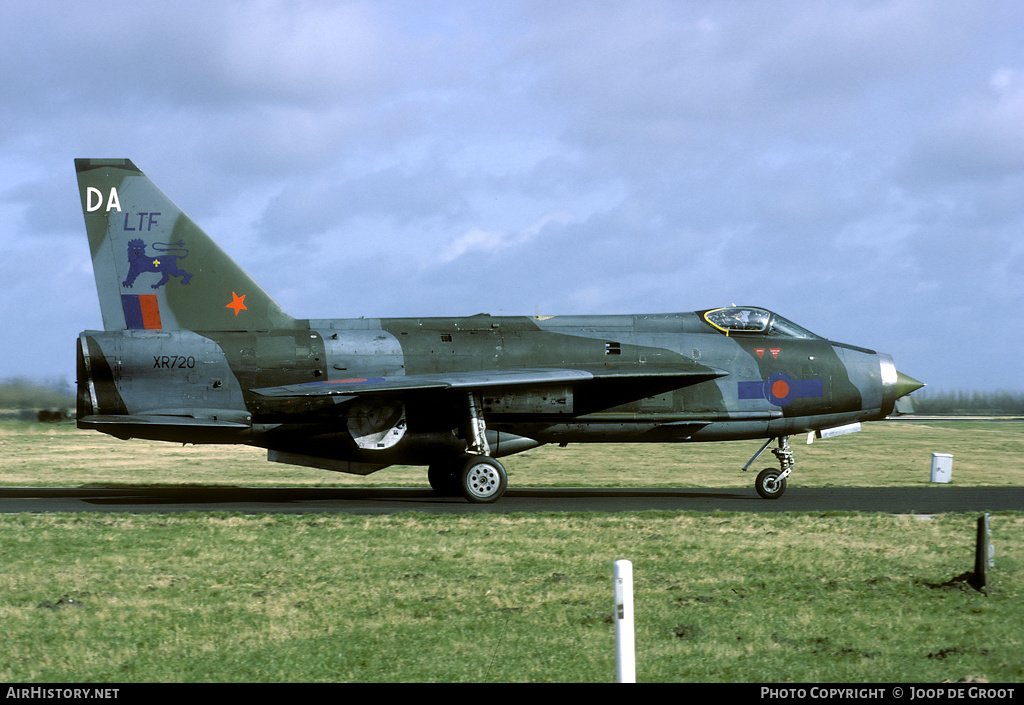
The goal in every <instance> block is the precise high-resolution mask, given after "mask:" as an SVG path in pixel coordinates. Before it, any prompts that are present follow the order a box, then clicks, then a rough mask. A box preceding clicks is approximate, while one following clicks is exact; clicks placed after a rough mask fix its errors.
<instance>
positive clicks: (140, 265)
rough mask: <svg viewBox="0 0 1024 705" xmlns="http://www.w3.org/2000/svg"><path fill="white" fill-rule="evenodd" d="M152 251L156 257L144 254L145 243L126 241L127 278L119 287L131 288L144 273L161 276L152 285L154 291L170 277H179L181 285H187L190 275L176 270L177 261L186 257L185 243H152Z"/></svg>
mask: <svg viewBox="0 0 1024 705" xmlns="http://www.w3.org/2000/svg"><path fill="white" fill-rule="evenodd" d="M153 249H154V250H156V252H157V254H156V256H151V255H148V254H146V243H145V242H143V241H142V240H139V239H135V240H129V241H128V278H127V279H125V280H124V281H123V282H121V285H122V286H124V287H127V288H129V289H130V288H131V287H132V285H133V284H134V283H135V280H136V278H138V276H139V275H140V274H142V273H144V272H159V273H160V274H161V275H162V276H161V277H160V281H158V282H157V283H156V284H153V287H152V288H154V289H159V288H160V287H162V286H163V285H164V284H166V283H167V282H168V281H170V278H171V277H181V283H182V284H188V283H189V281H190V280H191V279H192V275H191V274H189V273H188V272H186V271H185V270H184V269H178V260H179V259H184V258H185V257H188V250H186V249H185V242H184V241H183V240H182V241H179V242H177V243H174V244H172V243H168V242H154V243H153Z"/></svg>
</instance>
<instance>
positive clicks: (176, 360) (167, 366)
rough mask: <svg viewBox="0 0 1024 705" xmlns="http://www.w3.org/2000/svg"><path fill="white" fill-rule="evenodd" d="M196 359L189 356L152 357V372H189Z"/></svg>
mask: <svg viewBox="0 0 1024 705" xmlns="http://www.w3.org/2000/svg"><path fill="white" fill-rule="evenodd" d="M195 366H196V359H195V358H194V357H192V356H191V355H187V356H186V355H154V356H153V369H154V370H191V369H192V368H193V367H195Z"/></svg>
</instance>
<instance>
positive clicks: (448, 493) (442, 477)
mask: <svg viewBox="0 0 1024 705" xmlns="http://www.w3.org/2000/svg"><path fill="white" fill-rule="evenodd" d="M461 471H462V466H461V465H460V464H459V463H458V461H457V460H456V461H455V462H441V463H434V464H433V465H431V466H430V467H428V468H427V482H429V483H430V488H431V489H432V490H434V492H436V493H437V494H439V495H441V496H442V497H457V496H458V495H459V494H461V490H460V489H459V473H460V472H461Z"/></svg>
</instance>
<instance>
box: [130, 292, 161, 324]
mask: <svg viewBox="0 0 1024 705" xmlns="http://www.w3.org/2000/svg"><path fill="white" fill-rule="evenodd" d="M121 308H122V309H124V322H125V324H126V325H127V326H128V330H160V329H161V328H162V327H163V325H162V324H161V322H160V304H159V303H158V302H157V299H156V294H121Z"/></svg>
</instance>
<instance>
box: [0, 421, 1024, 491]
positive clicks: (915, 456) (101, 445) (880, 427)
mask: <svg viewBox="0 0 1024 705" xmlns="http://www.w3.org/2000/svg"><path fill="white" fill-rule="evenodd" d="M791 443H792V445H793V448H794V451H795V453H796V470H795V471H794V473H793V475H792V476H791V477H790V479H789V482H790V486H791V487H801V486H803V487H903V486H921V485H928V484H930V468H931V454H932V453H933V452H940V453H952V454H953V456H954V457H953V482H952V484H954V485H961V486H1000V485H1020V484H1021V483H1022V482H1024V465H1022V463H1021V458H1024V423H1017V422H984V421H970V422H965V421H946V422H931V423H918V422H891V423H875V424H865V425H864V430H863V431H861V432H860V433H855V434H852V435H848V436H842V437H839V438H832V439H828V440H817V441H815V442H814V444H813V445H809V446H808V445H805V444H804V439H803V438H802V437H795V436H794V437H793V438H792V439H791ZM759 446H760V443H759V442H757V441H742V442H729V443H695V444H676V445H645V444H634V445H617V444H612V445H608V444H595V445H586V444H577V445H570V446H569V447H568V448H558V447H557V446H543V447H541V448H537V449H535V450H532V451H528V452H526V453H522V454H519V455H515V456H511V457H508V458H505V459H504V460H503V462H504V464H505V466H506V468H507V470H508V474H509V485H510V486H512V487H516V486H519V487H552V486H560V487H747V486H751V485H753V482H754V475H756V473H757V471H758V470H759V469H760V468H762V467H769V466H775V467H777V463H776V461H775V458H774V456H772V455H771V454H770V453H767V452H766V453H765V454H764V455H762V456H761V458H760V459H759V460H758V462H757V464H756V465H754V466H753V467H752V468H751V470H750V471H749V472H746V473H744V472H741V471H740V468H741V467H742V466H743V465H744V463H746V462H747V460H748V459H749V458H750V456H751V455H753V453H754V452H755V451H756V450H757V448H758V447H759ZM0 457H2V458H3V461H2V466H0V467H2V472H0V485H7V486H12V485H13V486H33V487H35V486H78V485H95V484H101V485H119V484H129V485H131V484H193V483H201V484H219V485H241V486H261V485H262V486H267V485H303V486H396V487H402V486H426V470H425V468H422V467H402V466H396V467H392V468H387V469H385V470H381V471H380V472H377V473H374V474H373V475H369V476H367V477H359V476H353V475H344V474H340V473H332V472H327V471H324V470H316V469H312V468H301V467H294V466H289V465H281V464H278V463H268V462H267V461H266V452H265V451H262V450H260V449H257V448H249V447H245V446H181V445H178V444H174V443H162V442H158V441H141V440H131V441H120V440H117V439H116V438H112V437H110V436H106V435H103V434H100V433H96V432H94V431H80V430H78V429H77V428H75V426H74V424H73V423H63V424H38V423H28V422H0Z"/></svg>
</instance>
